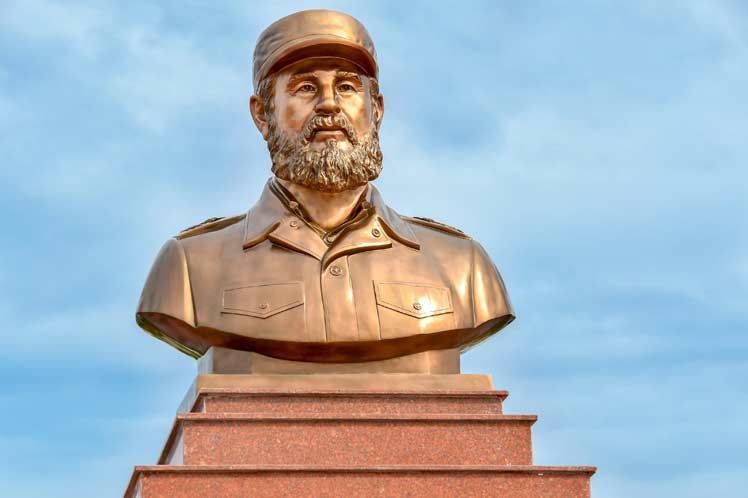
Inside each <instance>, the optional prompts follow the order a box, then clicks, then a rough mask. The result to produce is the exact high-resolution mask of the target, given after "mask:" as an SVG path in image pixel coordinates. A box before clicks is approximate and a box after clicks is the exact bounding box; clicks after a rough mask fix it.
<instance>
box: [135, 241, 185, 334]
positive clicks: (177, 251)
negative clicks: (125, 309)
mask: <svg viewBox="0 0 748 498" xmlns="http://www.w3.org/2000/svg"><path fill="white" fill-rule="evenodd" d="M152 314H159V315H166V316H168V317H170V318H175V319H177V320H180V321H181V322H184V323H185V324H187V325H189V326H191V327H195V309H194V306H193V301H192V288H191V286H190V278H189V271H188V268H187V258H186V257H185V254H184V248H183V247H182V244H181V243H180V242H179V241H178V240H177V239H169V240H168V241H167V242H166V244H164V246H163V247H162V248H161V251H160V252H159V253H158V256H156V261H155V262H154V263H153V266H152V267H151V272H150V273H149V274H148V279H147V280H146V282H145V286H144V287H143V292H142V293H141V295H140V302H139V303H138V310H137V312H136V314H135V316H136V320H137V322H138V325H140V326H141V327H142V328H143V329H145V330H146V331H147V332H149V333H153V332H154V331H153V330H149V328H151V327H152V324H151V327H148V325H149V324H148V323H147V322H150V320H147V317H148V316H149V315H152Z"/></svg>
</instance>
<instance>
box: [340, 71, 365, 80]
mask: <svg viewBox="0 0 748 498" xmlns="http://www.w3.org/2000/svg"><path fill="white" fill-rule="evenodd" d="M335 77H336V78H349V79H352V80H356V81H358V82H359V83H361V75H359V74H358V73H354V72H351V71H338V72H337V73H335Z"/></svg>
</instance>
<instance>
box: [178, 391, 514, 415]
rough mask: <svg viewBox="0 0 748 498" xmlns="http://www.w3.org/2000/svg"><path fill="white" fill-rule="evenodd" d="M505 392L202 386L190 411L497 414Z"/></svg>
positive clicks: (499, 412)
mask: <svg viewBox="0 0 748 498" xmlns="http://www.w3.org/2000/svg"><path fill="white" fill-rule="evenodd" d="M507 396H508V393H507V392H506V391H423V392H419V393H418V395H417V396H414V395H413V393H412V392H387V393H378V392H340V391H329V390H328V391H303V392H293V391H286V392H282V391H280V392H279V391H277V390H275V391H273V390H259V389H254V390H236V389H217V388H215V389H203V390H202V391H201V392H200V394H199V395H198V396H197V399H196V402H195V404H194V406H193V407H191V411H193V412H204V413H268V414H270V413H314V414H322V413H348V414H370V415H373V414H387V415H393V414H408V413H413V414H429V413H464V414H473V415H478V414H484V415H491V414H493V415H500V414H501V413H502V402H503V401H504V399H506V397H507Z"/></svg>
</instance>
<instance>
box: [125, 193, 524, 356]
mask: <svg viewBox="0 0 748 498" xmlns="http://www.w3.org/2000/svg"><path fill="white" fill-rule="evenodd" d="M136 319H137V321H138V324H139V325H140V326H141V327H142V328H143V329H145V330H146V331H148V332H150V333H151V334H153V335H155V336H156V337H158V338H159V339H162V340H164V341H166V342H168V343H169V344H171V345H172V346H174V347H176V348H178V349H180V350H181V351H183V352H185V353H187V354H190V355H192V356H195V357H198V356H200V355H202V354H203V353H204V352H205V351H206V350H207V349H208V348H209V347H210V346H222V347H228V348H233V349H240V350H246V351H255V352H257V353H260V354H264V355H268V356H272V357H276V358H283V359H287V360H300V361H316V362H347V361H356V362H359V361H372V360H382V359H387V358H393V357H397V356H403V355H406V354H413V353H419V352H422V351H429V350H436V349H450V348H460V349H465V348H467V347H469V346H471V345H473V344H475V343H477V342H479V341H481V340H483V339H485V338H486V337H488V336H490V335H491V334H493V333H495V332H498V331H499V330H500V329H502V328H503V327H504V326H505V325H507V324H508V323H509V322H511V321H512V320H513V319H514V316H513V314H512V308H511V305H510V303H509V299H508V296H507V293H506V290H505V287H504V283H503V282H502V279H501V276H500V275H499V272H498V271H497V270H496V267H495V266H494V265H493V263H492V262H491V260H490V259H489V257H488V255H487V254H486V252H485V251H484V250H483V248H482V247H481V246H480V245H479V244H478V243H477V242H476V241H474V240H472V239H471V238H470V237H468V236H466V235H465V234H463V233H462V232H460V231H459V230H457V229H454V228H451V227H448V226H446V225H442V224H440V223H437V222H434V221H433V220H427V219H419V218H408V217H403V216H400V215H398V214H397V213H396V212H395V211H394V210H393V209H391V208H390V207H388V206H387V205H385V204H384V202H383V201H382V198H381V196H380V194H379V192H378V191H377V189H376V188H375V187H374V186H373V185H371V184H370V185H369V186H368V188H367V190H366V193H365V194H364V198H363V199H362V201H361V202H360V204H359V206H358V207H357V209H355V210H354V212H353V215H352V217H351V218H350V219H349V220H348V221H347V222H345V223H344V224H343V225H341V227H339V228H338V229H336V230H334V231H333V232H331V233H328V234H325V233H324V232H322V231H321V230H319V228H318V227H316V226H315V225H314V224H313V223H311V222H309V221H308V220H307V217H306V216H305V211H304V210H303V207H302V206H300V205H299V203H298V202H296V201H295V200H293V199H292V198H290V197H289V194H288V192H287V191H285V190H284V189H282V188H281V187H280V184H279V183H277V182H276V181H275V180H274V179H271V180H270V181H269V182H268V184H267V185H266V187H265V189H264V191H263V193H262V195H261V197H260V200H259V201H258V202H257V204H256V205H255V206H253V207H252V208H251V209H250V210H249V211H248V212H247V214H246V215H241V216H235V217H232V218H224V219H216V220H209V222H207V223H204V224H201V225H198V226H196V227H193V228H192V229H189V230H186V231H184V232H182V233H181V234H180V235H178V236H176V237H174V238H172V239H170V240H168V241H167V242H166V244H165V245H164V247H163V248H162V249H161V252H160V253H159V255H158V256H157V258H156V261H155V263H154V264H153V268H152V269H151V272H150V274H149V276H148V279H147V281H146V284H145V287H144V289H143V293H142V295H141V299H140V303H139V305H138V310H137V313H136Z"/></svg>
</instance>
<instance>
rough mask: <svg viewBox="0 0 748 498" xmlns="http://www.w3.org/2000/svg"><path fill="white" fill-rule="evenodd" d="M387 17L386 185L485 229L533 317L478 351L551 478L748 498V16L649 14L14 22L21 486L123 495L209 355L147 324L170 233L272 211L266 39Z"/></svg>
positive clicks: (12, 191) (618, 8)
mask: <svg viewBox="0 0 748 498" xmlns="http://www.w3.org/2000/svg"><path fill="white" fill-rule="evenodd" d="M312 7H329V8H337V9H340V10H344V11H346V12H349V13H351V14H353V15H355V16H356V17H358V18H359V19H361V20H362V21H363V22H364V23H365V24H366V26H367V27H368V29H369V31H370V32H371V33H372V36H373V37H374V40H375V43H376V45H377V50H378V52H379V61H380V65H381V77H380V83H381V87H382V91H383V93H384V94H385V98H386V112H385V118H384V123H383V129H382V135H381V139H382V147H383V150H384V153H385V169H384V172H383V175H382V177H381V178H380V179H379V180H377V185H378V187H379V188H380V190H381V191H382V192H383V195H384V196H385V199H387V201H388V202H389V203H390V204H391V205H392V206H394V207H395V208H396V209H397V210H398V211H400V212H401V213H403V214H408V215H417V216H429V217H433V218H436V219H439V220H442V221H444V222H446V223H449V224H451V225H455V226H457V227H460V228H462V229H463V230H464V231H466V232H468V233H469V234H471V235H473V236H474V237H475V238H476V239H478V240H479V241H481V242H482V243H483V245H484V246H485V247H486V249H487V250H488V252H489V253H490V254H491V256H492V257H493V259H494V260H495V261H496V262H497V264H498V265H499V267H500V268H501V271H502V273H503V275H504V278H505V280H506V282H507V285H508V288H509V291H510V294H511V296H512V298H513V301H514V304H515V307H516V310H517V315H518V319H517V321H516V322H515V323H513V324H512V325H511V326H510V327H509V328H508V329H507V330H506V331H505V332H504V333H502V334H500V335H499V336H497V337H494V338H493V339H491V340H490V341H488V342H487V343H484V344H483V345H482V346H480V347H479V348H476V349H475V350H473V351H470V352H469V353H468V354H466V355H465V356H464V359H463V365H464V370H465V371H468V372H487V373H490V374H491V375H492V376H493V379H494V383H495V385H496V387H497V388H500V389H507V390H509V391H510V398H509V400H508V401H507V404H506V408H507V411H508V412H510V413H537V414H539V416H540V419H539V421H538V423H537V424H536V425H535V428H534V450H535V461H536V462H537V463H539V464H568V465H597V466H598V467H599V471H598V474H597V475H596V476H595V477H594V478H593V496H595V497H597V498H625V497H631V496H637V497H652V498H654V497H657V498H660V497H669V496H678V497H686V498H689V497H693V498H701V497H704V496H710V497H716V496H736V495H737V494H740V492H741V491H737V490H744V489H746V487H748V472H746V470H745V464H746V460H745V449H746V448H747V447H748V430H747V429H748V423H746V420H748V402H746V397H747V396H748V380H746V379H748V338H747V337H746V335H747V334H746V332H748V221H747V220H748V169H746V163H747V161H748V140H746V131H747V130H748V98H747V97H748V95H746V93H747V92H746V88H748V7H747V6H746V4H745V3H744V2H741V1H739V0H735V1H728V0H704V1H696V0H682V1H671V2H666V1H645V0H631V1H627V2H612V1H610V2H599V1H584V0H580V1H577V2H561V1H546V2H537V1H528V2H512V1H502V2H493V1H487V2H467V1H462V2H453V3H445V2H435V1H430V2H426V1H423V2H394V1H393V2H315V3H312V2H303V1H298V2H293V1H287V2H262V3H260V2H197V1H189V2H159V3H155V2H145V1H128V2H119V3H116V2H78V1H66V2H61V1H60V2H49V1H42V0H22V1H21V0H19V1H17V2H16V1H14V0H10V1H8V0H5V1H3V4H2V6H0V157H2V159H1V160H0V164H1V165H2V166H0V209H1V210H2V213H3V225H4V227H3V234H4V235H3V238H2V240H3V243H2V244H0V323H2V332H0V334H2V338H3V343H4V347H3V348H2V351H0V375H2V378H3V387H4V389H3V405H2V406H3V409H2V410H0V488H1V489H3V490H4V491H3V494H4V495H6V496H14V497H41V496H55V497H83V496H91V497H100V496H118V495H120V494H121V493H122V491H123V490H124V487H125V484H126V482H127V480H128V479H129V475H130V473H131V469H132V466H133V465H135V464H147V463H152V462H154V461H155V459H156V456H157V454H158V451H159V449H160V446H161V445H162V443H163V441H164V439H165V437H166V434H167V431H168V429H169V427H170V424H171V422H172V418H173V415H174V410H175V409H176V407H177V404H178V402H179V400H180V399H181V397H182V395H183V394H184V392H185V390H186V389H187V387H188V385H189V384H190V382H191V381H192V378H193V376H194V374H195V367H194V363H193V360H191V359H190V358H188V357H186V356H182V355H180V354H179V353H177V352H176V351H174V350H171V349H170V348H169V347H168V346H166V345H165V344H162V343H160V342H158V341H155V340H153V339H152V338H150V337H149V336H147V335H146V334H144V333H142V332H140V331H139V329H138V328H137V326H136V325H135V322H134V319H133V313H134V309H135V306H136V303H137V299H138V295H139V292H140V288H141V285H142V283H143V281H144V278H145V276H146V274H147V271H148V269H149V266H150V263H151V262H152V260H153V258H154V256H155V254H156V252H157V250H158V249H159V247H160V246H161V244H162V243H163V241H164V240H165V239H166V238H167V237H169V236H170V235H173V234H175V233H176V232H178V231H179V230H180V229H182V228H184V227H187V226H190V225H193V224H195V223H197V222H199V221H201V220H203V219H205V218H209V217H212V216H226V215H232V214H237V213H240V212H242V211H244V210H246V208H247V207H248V206H249V205H250V204H251V203H252V202H253V201H254V200H255V199H256V197H257V196H258V194H259V192H260V190H261V187H262V185H263V184H264V181H265V178H266V177H267V176H268V171H269V165H268V159H267V153H266V149H265V146H264V143H263V142H262V141H261V138H260V136H259V134H258V133H257V132H256V130H255V129H254V127H253V125H252V123H251V121H250V119H249V115H248V112H247V106H246V100H247V98H248V96H249V94H250V92H251V65H250V62H251V54H252V50H253V47H254V43H255V40H256V38H257V35H258V34H259V32H260V30H261V29H263V28H264V27H265V26H266V25H267V24H269V23H270V22H272V21H273V20H275V19H277V18H278V17H281V16H283V15H286V14H288V13H291V12H293V11H296V10H301V9H303V8H312Z"/></svg>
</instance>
